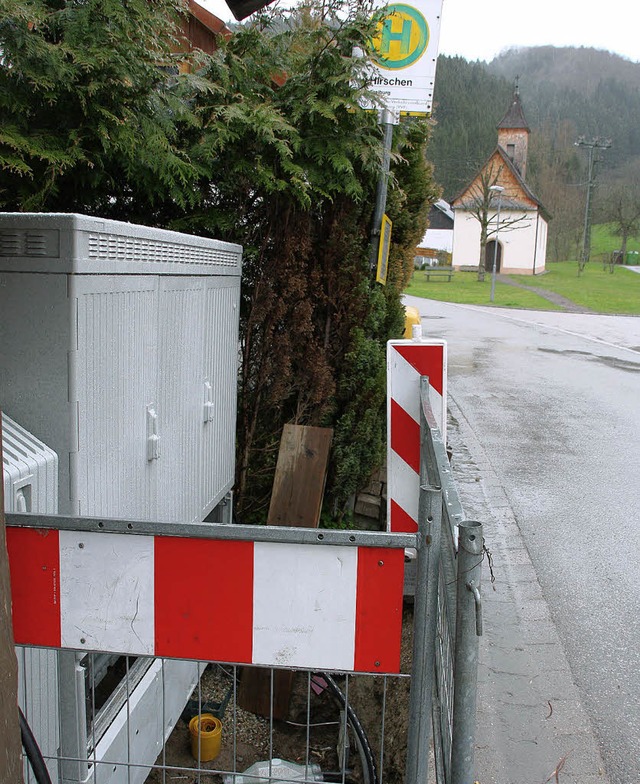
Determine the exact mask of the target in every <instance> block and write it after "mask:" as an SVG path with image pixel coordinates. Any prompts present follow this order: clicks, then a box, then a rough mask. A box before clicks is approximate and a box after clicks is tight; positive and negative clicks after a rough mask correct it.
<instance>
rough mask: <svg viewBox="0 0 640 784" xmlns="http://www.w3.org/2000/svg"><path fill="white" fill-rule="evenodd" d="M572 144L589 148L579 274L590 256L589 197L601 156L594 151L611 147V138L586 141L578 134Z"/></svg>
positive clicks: (593, 186) (590, 196) (594, 183)
mask: <svg viewBox="0 0 640 784" xmlns="http://www.w3.org/2000/svg"><path fill="white" fill-rule="evenodd" d="M574 144H575V146H576V147H586V148H587V149H588V150H589V174H588V177H587V199H586V203H585V208H584V233H583V236H582V255H581V257H580V261H579V262H578V274H580V273H581V272H582V270H583V269H584V268H585V265H586V263H587V262H588V261H589V257H590V256H591V198H592V194H593V189H594V188H595V185H596V172H595V165H596V163H600V161H601V160H602V158H596V157H595V151H596V150H608V149H609V147H611V139H600V138H598V137H596V138H595V139H591V141H587V140H586V139H585V137H584V136H580V137H579V138H578V141H577V142H574Z"/></svg>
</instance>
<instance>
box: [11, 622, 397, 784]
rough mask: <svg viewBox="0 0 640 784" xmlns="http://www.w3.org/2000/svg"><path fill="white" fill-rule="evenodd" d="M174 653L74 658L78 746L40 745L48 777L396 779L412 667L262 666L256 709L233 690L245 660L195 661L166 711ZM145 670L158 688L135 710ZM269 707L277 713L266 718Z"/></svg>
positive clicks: (106, 783)
mask: <svg viewBox="0 0 640 784" xmlns="http://www.w3.org/2000/svg"><path fill="white" fill-rule="evenodd" d="M410 620H411V618H410V613H408V614H407V622H408V623H410ZM409 637H410V634H409ZM408 650H410V647H409V648H408V649H407V652H406V653H405V654H404V658H405V662H404V664H405V667H406V669H408V665H409V664H410V654H408ZM407 656H408V659H407ZM172 664H173V662H172V661H171V660H166V659H151V660H149V659H140V658H138V659H135V658H133V657H113V656H109V657H105V656H104V655H103V654H88V655H85V656H83V657H82V658H79V659H77V660H76V662H75V664H74V666H75V667H76V670H77V672H78V673H79V674H81V675H82V677H83V678H85V679H86V691H85V696H86V703H85V705H84V706H83V707H84V709H85V716H84V724H83V725H82V726H80V725H78V724H77V725H76V726H75V727H74V728H73V729H74V730H75V731H77V737H76V739H75V751H76V753H71V752H70V750H71V748H72V744H71V743H69V742H67V753H66V754H64V753H62V751H61V750H60V751H56V753H51V751H49V752H48V753H45V755H44V756H45V757H46V762H47V765H48V767H49V769H50V770H51V773H52V781H60V782H64V783H65V784H66V783H67V782H80V781H83V782H90V783H91V784H145V783H148V784H167V782H180V783H181V784H195V783H196V782H197V783H198V784H200V783H202V784H208V783H209V782H215V783H216V784H220V783H221V782H224V784H260V782H265V784H266V783H267V782H280V781H294V782H308V783H309V784H311V783H312V782H316V781H329V782H335V783H336V784H383V782H384V783H385V784H401V782H404V771H405V763H406V736H407V725H408V712H407V705H408V694H409V682H410V675H409V672H403V673H400V674H398V675H393V676H391V675H368V674H353V673H340V672H332V673H327V672H314V671H302V670H298V671H294V672H290V671H284V670H279V669H264V670H262V671H261V674H262V675H264V676H265V677H264V678H263V679H262V680H261V684H262V686H263V687H266V693H265V694H260V695H257V696H259V697H260V698H262V704H263V706H264V708H265V709H264V710H261V711H260V712H259V713H254V712H253V711H250V710H247V709H246V708H245V707H243V704H242V702H243V701H242V698H241V694H240V692H241V690H242V681H243V677H245V676H246V674H247V672H248V669H247V668H246V667H243V666H238V665H229V664H220V663H214V662H192V663H191V664H192V665H193V666H194V668H195V672H196V674H197V676H198V678H197V684H196V686H195V688H194V689H193V690H192V692H191V693H190V694H189V695H188V699H187V701H186V704H185V706H184V709H183V710H182V712H181V714H180V715H179V716H178V717H177V719H176V720H175V721H174V720H173V718H172V717H171V715H170V711H168V702H169V701H170V699H171V698H170V695H169V691H170V689H171V683H170V671H171V665H172ZM283 674H290V675H291V678H290V679H288V685H289V686H290V688H289V690H288V694H287V695H286V697H287V699H286V702H287V705H286V711H284V713H283V712H282V710H281V706H280V709H276V702H277V701H278V700H280V702H281V701H282V696H281V695H278V694H277V691H278V688H279V687H281V685H282V678H280V677H279V676H281V675H283ZM150 678H155V679H156V681H157V684H158V691H157V692H156V697H158V698H159V699H155V700H154V701H153V702H154V704H153V706H151V705H149V709H148V710H145V709H144V708H143V710H142V711H141V709H140V700H141V699H142V700H144V699H145V698H146V699H149V688H148V681H149V679H150ZM251 696H256V695H251ZM277 712H280V713H281V714H282V717H281V718H275V716H274V713H277ZM27 718H29V717H27ZM29 775H31V774H29ZM26 780H32V781H35V779H34V778H31V779H26Z"/></svg>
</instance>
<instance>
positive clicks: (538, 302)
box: [406, 261, 640, 315]
mask: <svg viewBox="0 0 640 784" xmlns="http://www.w3.org/2000/svg"><path fill="white" fill-rule="evenodd" d="M477 277H478V276H477V273H475V272H456V273H455V275H454V276H453V279H452V280H451V282H447V281H445V280H432V281H427V279H426V276H425V274H424V272H421V271H417V272H415V273H414V275H413V278H412V280H411V283H410V284H409V286H408V287H407V289H406V293H407V294H412V295H413V296H415V297H426V298H428V299H436V300H440V301H442V302H457V303H461V304H466V305H490V304H491V302H490V298H489V295H490V291H491V276H490V275H486V276H485V280H484V282H483V283H479V282H478V280H477ZM509 277H510V279H511V280H513V281H514V282H515V283H520V284H523V285H525V286H534V287H535V288H537V289H541V290H544V291H549V292H556V293H557V294H561V295H562V296H563V297H566V298H567V299H569V300H571V302H575V303H576V304H577V305H582V306H583V307H585V308H588V309H589V310H593V311H594V312H596V313H619V314H629V315H640V274H636V273H635V272H631V271H630V270H626V269H623V268H621V267H616V268H615V272H614V273H613V274H611V273H610V272H609V270H608V268H606V269H603V267H602V264H601V263H600V262H594V261H592V262H590V263H589V264H588V265H587V267H586V268H585V270H584V272H583V273H582V275H580V276H578V263H577V262H575V261H565V262H560V263H556V264H548V265H547V272H546V273H545V274H544V275H536V277H535V278H534V277H530V276H525V275H511V276H509ZM493 304H494V306H496V307H502V308H529V309H533V310H561V308H560V307H558V306H556V305H554V304H553V303H551V302H549V301H548V300H546V299H544V298H543V297H540V296H539V295H538V294H536V293H535V292H532V291H526V290H525V289H519V288H515V287H514V286H509V285H507V284H506V283H500V282H497V283H496V290H495V299H494V303H493Z"/></svg>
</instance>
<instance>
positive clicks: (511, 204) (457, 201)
mask: <svg viewBox="0 0 640 784" xmlns="http://www.w3.org/2000/svg"><path fill="white" fill-rule="evenodd" d="M496 156H497V157H498V159H499V160H500V164H501V165H504V166H505V167H506V169H508V170H509V171H510V172H511V174H512V175H513V177H514V179H515V182H516V185H517V187H518V188H519V189H520V193H521V195H522V196H524V197H525V198H527V199H529V200H530V201H532V202H533V203H534V204H535V205H536V207H537V209H539V210H540V212H541V213H542V215H543V216H544V217H545V218H546V219H547V220H548V219H549V218H550V217H551V216H550V214H549V212H548V210H547V209H546V207H545V206H544V204H543V203H542V202H541V201H540V199H539V198H538V197H537V196H536V195H535V193H534V192H533V191H532V190H531V188H530V187H529V186H528V185H527V183H526V182H525V181H524V180H523V179H522V175H521V174H520V172H519V171H518V169H517V168H516V167H515V166H514V164H513V161H512V160H511V158H510V157H509V156H508V155H507V153H506V152H505V151H504V150H503V149H502V147H501V146H500V145H498V146H497V147H496V148H495V150H494V151H493V152H492V153H491V155H490V156H489V157H488V158H487V160H486V162H485V163H484V165H483V166H482V167H481V169H480V171H483V170H484V169H485V168H487V167H488V166H491V162H492V160H493V159H494V158H495V157H496ZM476 176H477V175H476ZM475 180H476V178H475V177H474V178H473V180H472V181H471V182H470V183H469V184H468V185H466V186H465V187H464V188H463V189H462V190H461V191H460V193H458V194H457V196H455V198H453V199H451V206H452V208H453V209H454V210H456V209H462V210H464V209H469V207H468V206H467V205H466V204H465V201H464V196H465V195H466V194H467V193H468V192H469V191H470V190H471V187H472V186H473V183H474V182H475ZM502 204H503V207H505V208H506V209H523V204H522V202H521V201H520V200H519V199H518V198H517V197H516V196H515V195H512V196H511V197H508V196H506V197H504V198H503V201H502Z"/></svg>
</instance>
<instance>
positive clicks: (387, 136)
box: [369, 109, 400, 273]
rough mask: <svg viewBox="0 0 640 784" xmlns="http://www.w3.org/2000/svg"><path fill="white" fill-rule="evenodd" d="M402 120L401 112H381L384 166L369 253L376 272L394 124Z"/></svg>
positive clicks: (370, 264) (377, 195) (384, 110)
mask: <svg viewBox="0 0 640 784" xmlns="http://www.w3.org/2000/svg"><path fill="white" fill-rule="evenodd" d="M399 122H400V115H399V112H392V111H390V110H389V109H383V110H382V111H381V113H380V124H381V125H382V127H383V131H384V146H383V150H382V167H381V169H380V176H379V177H378V189H377V191H376V206H375V212H374V214H373V226H372V227H371V250H370V253H369V268H370V270H371V272H373V273H375V271H376V267H377V264H378V248H379V245H380V230H381V227H382V216H383V215H384V213H385V209H386V206H387V188H388V185H389V169H390V163H391V145H392V143H393V126H394V125H397V124H398V123H399Z"/></svg>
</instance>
